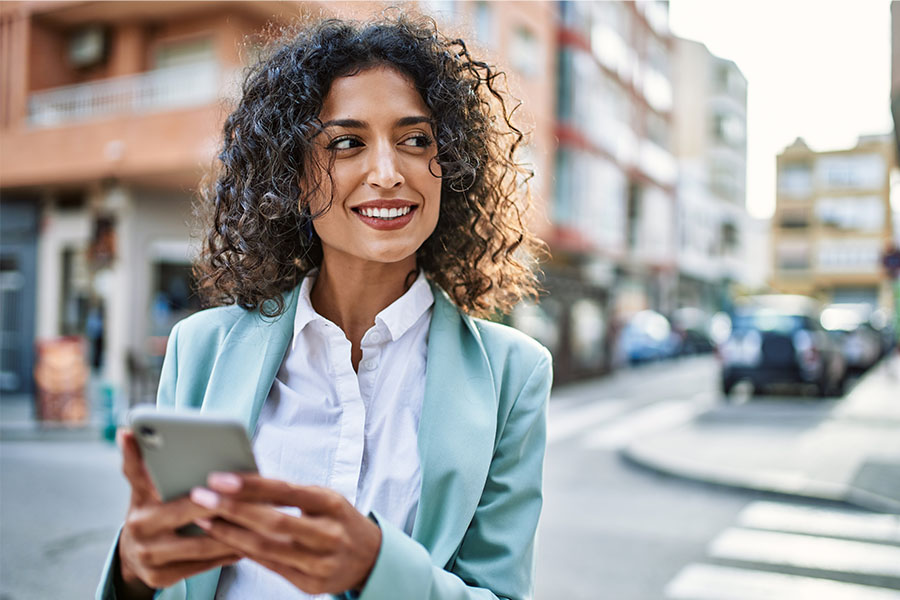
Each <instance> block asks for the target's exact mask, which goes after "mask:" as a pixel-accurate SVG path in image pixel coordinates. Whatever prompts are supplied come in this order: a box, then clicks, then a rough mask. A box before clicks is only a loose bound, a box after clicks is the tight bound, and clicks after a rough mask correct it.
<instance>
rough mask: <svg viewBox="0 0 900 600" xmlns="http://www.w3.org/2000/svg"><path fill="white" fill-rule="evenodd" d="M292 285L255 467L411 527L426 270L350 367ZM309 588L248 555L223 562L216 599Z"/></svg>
mask: <svg viewBox="0 0 900 600" xmlns="http://www.w3.org/2000/svg"><path fill="white" fill-rule="evenodd" d="M315 275H316V274H315V272H313V273H311V274H310V275H309V276H307V277H306V278H305V279H304V280H303V283H302V284H301V287H300V294H299V298H298V300H297V313H296V316H295V317H294V337H293V340H292V342H291V346H290V347H289V348H288V351H287V353H286V354H285V357H284V361H283V362H282V363H281V368H280V369H279V370H278V375H277V376H276V378H275V382H274V383H273V384H272V388H271V390H270V391H269V396H268V397H267V398H266V402H265V404H264V405H263V407H262V410H261V411H260V415H259V420H258V422H257V429H256V434H255V436H254V438H253V452H254V454H255V456H256V462H257V465H258V466H259V470H260V473H261V474H262V475H264V476H266V477H271V478H273V479H281V480H284V481H290V482H293V483H297V484H300V485H319V486H324V487H329V488H331V489H334V490H337V491H338V492H340V493H341V494H342V495H343V496H344V497H345V498H347V500H349V501H350V503H351V504H353V505H354V506H355V507H356V508H357V509H358V510H359V511H360V512H361V513H363V514H368V513H369V512H370V511H372V510H376V511H378V513H379V514H380V515H381V516H382V518H384V519H386V520H387V521H388V522H390V523H392V524H394V525H396V526H397V527H399V528H401V529H403V530H404V531H405V532H406V533H412V526H413V521H414V519H415V516H416V508H417V506H418V503H419V495H420V492H421V483H422V476H421V472H420V464H419V454H418V445H417V433H418V428H419V417H420V416H421V414H422V401H423V399H424V397H425V360H426V350H427V342H428V328H429V325H430V324H431V312H432V310H431V308H432V305H433V304H434V296H433V294H432V292H431V287H430V286H429V285H428V281H427V280H426V279H425V276H424V274H422V273H421V272H420V273H419V276H418V278H417V279H416V281H415V283H413V285H412V286H411V287H410V288H409V290H407V292H406V293H405V294H404V295H403V296H401V297H400V298H398V299H397V300H396V301H395V302H394V303H393V304H391V305H390V306H388V307H387V308H385V309H384V310H382V311H381V312H380V313H378V315H377V316H376V317H375V325H374V326H373V327H372V328H370V329H369V330H368V331H367V332H366V333H365V335H364V336H363V338H362V344H361V346H362V360H361V361H360V363H359V372H358V373H357V372H354V370H353V364H352V362H351V358H350V350H351V348H350V341H349V340H348V339H347V337H346V336H345V335H344V332H343V331H342V330H341V329H340V327H338V326H337V325H335V324H334V323H332V322H331V321H329V320H327V319H326V318H324V317H322V316H321V315H319V314H318V313H317V312H316V311H315V310H314V309H313V306H312V303H311V301H310V292H311V290H312V286H313V284H314V283H315ZM311 597H315V598H328V597H329V596H309V595H307V594H304V593H302V592H300V591H299V590H297V589H296V588H295V587H294V586H293V585H291V584H289V583H288V582H287V581H286V580H285V579H283V578H281V576H280V575H276V574H275V573H272V572H271V571H268V570H266V569H264V568H263V567H260V566H259V565H257V564H256V563H254V562H252V561H250V560H242V561H240V562H238V563H237V564H235V565H233V566H230V567H225V568H224V569H222V576H221V577H220V579H219V587H218V590H217V592H216V598H217V599H225V598H227V599H236V598H279V599H281V598H311Z"/></svg>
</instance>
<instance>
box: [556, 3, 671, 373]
mask: <svg viewBox="0 0 900 600" xmlns="http://www.w3.org/2000/svg"><path fill="white" fill-rule="evenodd" d="M558 8H559V17H558V18H559V52H558V57H557V59H558V65H559V66H558V69H559V71H558V79H557V126H556V136H557V138H558V140H559V147H558V150H557V153H556V167H555V175H556V182H555V183H556V185H555V189H554V199H553V203H552V209H551V222H552V223H553V231H552V235H551V236H549V242H550V245H551V250H552V252H553V260H552V262H551V263H550V264H549V265H547V267H546V275H547V281H546V286H547V288H548V289H549V291H550V296H549V298H547V299H545V300H544V301H543V303H542V305H541V307H540V309H539V310H541V311H543V313H544V314H545V316H546V317H547V318H549V319H552V320H553V321H554V322H555V323H556V327H555V330H554V332H553V333H554V335H553V336H552V339H551V340H550V343H549V344H548V345H550V347H551V349H552V350H554V352H555V358H556V364H555V368H556V372H557V377H558V378H560V379H563V380H564V379H569V378H572V377H578V376H582V375H587V374H596V373H598V372H602V371H603V370H606V369H609V368H610V367H611V365H612V364H613V362H614V356H613V346H614V340H615V338H616V330H617V328H618V326H619V324H620V322H621V320H622V319H624V318H625V317H627V315H629V314H631V313H634V312H636V311H639V310H641V309H644V308H654V309H657V310H661V311H663V312H668V311H670V310H672V309H673V308H674V290H675V284H676V281H677V271H676V264H675V260H674V255H675V253H674V247H675V246H674V245H675V238H674V231H673V229H672V223H673V222H674V220H675V186H676V180H677V170H676V163H675V160H674V158H673V156H672V154H671V152H670V147H671V133H672V132H671V115H672V97H673V93H672V84H671V80H670V77H671V76H670V70H671V66H670V58H669V56H670V51H671V44H672V37H671V34H670V33H669V30H668V4H667V3H666V2H656V1H653V2H570V1H564V2H560V3H559V4H558Z"/></svg>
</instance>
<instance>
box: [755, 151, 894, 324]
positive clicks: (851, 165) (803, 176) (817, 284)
mask: <svg viewBox="0 0 900 600" xmlns="http://www.w3.org/2000/svg"><path fill="white" fill-rule="evenodd" d="M893 156H894V147H893V140H892V138H891V137H890V136H888V135H880V136H863V137H860V138H859V141H858V143H857V145H856V146H855V147H853V148H848V149H844V150H831V151H825V152H817V151H814V150H812V149H810V148H809V147H808V146H807V145H806V143H805V142H804V141H803V140H802V139H800V138H798V139H797V140H796V141H795V142H794V143H793V144H791V145H790V146H789V147H787V148H786V149H785V150H784V151H783V152H782V153H781V154H779V155H778V158H777V175H776V178H777V187H778V189H777V194H776V208H775V215H774V217H773V223H772V228H773V231H772V248H773V274H772V280H771V285H772V287H773V288H774V289H775V290H776V291H779V292H784V293H796V294H808V295H812V296H816V297H818V298H820V299H822V300H824V301H827V302H866V303H869V304H872V305H878V306H882V307H890V306H891V290H890V286H889V284H888V280H887V278H886V274H885V272H884V270H883V268H882V264H881V258H882V254H883V252H884V250H885V249H886V248H887V247H888V245H889V244H890V242H891V239H892V223H891V206H890V169H891V165H892V164H893V160H894V159H893Z"/></svg>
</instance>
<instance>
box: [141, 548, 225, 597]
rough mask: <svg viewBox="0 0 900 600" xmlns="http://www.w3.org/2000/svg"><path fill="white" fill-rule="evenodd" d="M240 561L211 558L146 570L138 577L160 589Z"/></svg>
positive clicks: (152, 586)
mask: <svg viewBox="0 0 900 600" xmlns="http://www.w3.org/2000/svg"><path fill="white" fill-rule="evenodd" d="M239 560H241V557H239V556H229V557H225V558H213V559H209V560H192V561H187V562H183V563H178V564H174V565H170V566H167V567H163V568H154V569H148V570H147V572H146V573H143V574H141V575H140V579H141V581H143V582H144V583H145V584H146V585H148V586H150V587H151V588H156V589H162V588H167V587H169V586H171V585H172V584H174V583H176V582H178V581H181V580H182V579H187V578H188V577H191V576H193V575H196V574H198V573H203V572H204V571H208V570H210V569H215V568H216V567H224V566H225V565H231V564H234V563H236V562H237V561H239Z"/></svg>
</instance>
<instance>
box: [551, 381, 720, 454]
mask: <svg viewBox="0 0 900 600" xmlns="http://www.w3.org/2000/svg"><path fill="white" fill-rule="evenodd" d="M713 404H714V397H713V395H712V394H696V395H694V396H692V397H690V398H687V399H674V400H661V401H645V402H635V401H634V400H630V399H622V398H605V399H603V400H602V401H599V402H589V403H583V402H566V401H565V400H562V401H554V402H551V403H550V414H549V417H548V419H547V442H548V443H549V444H555V443H560V442H564V441H569V440H576V441H577V443H579V444H580V445H581V446H582V447H583V448H585V449H604V450H617V449H619V448H622V447H624V446H626V445H628V443H629V442H630V441H632V440H633V439H636V438H637V437H639V436H642V435H647V434H650V433H653V432H655V431H661V430H664V429H667V428H670V427H674V426H676V425H679V424H681V423H686V422H688V421H690V420H691V419H693V418H694V417H695V416H697V415H698V414H699V413H701V412H704V411H706V410H708V409H709V407H710V406H712V405H713Z"/></svg>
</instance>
